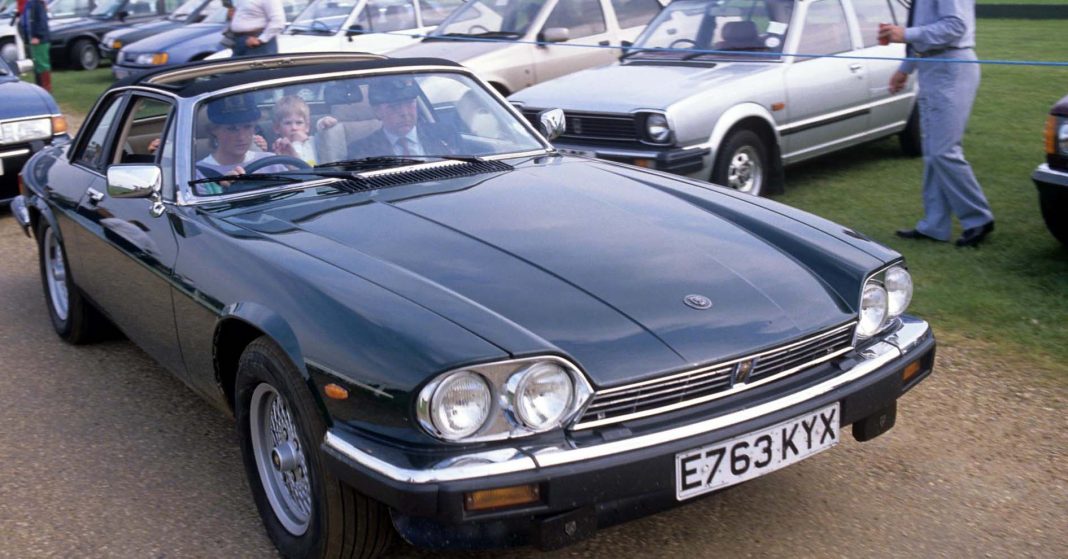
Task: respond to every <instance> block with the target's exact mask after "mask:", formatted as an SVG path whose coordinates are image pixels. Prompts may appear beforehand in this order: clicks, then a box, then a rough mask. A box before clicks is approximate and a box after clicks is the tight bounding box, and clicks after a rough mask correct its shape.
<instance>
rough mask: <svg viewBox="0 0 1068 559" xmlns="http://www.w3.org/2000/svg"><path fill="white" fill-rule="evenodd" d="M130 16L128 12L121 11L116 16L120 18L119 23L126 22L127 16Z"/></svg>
mask: <svg viewBox="0 0 1068 559" xmlns="http://www.w3.org/2000/svg"><path fill="white" fill-rule="evenodd" d="M128 15H130V12H127V11H126V10H121V11H120V12H119V13H117V14H115V17H118V18H119V21H126V16H128Z"/></svg>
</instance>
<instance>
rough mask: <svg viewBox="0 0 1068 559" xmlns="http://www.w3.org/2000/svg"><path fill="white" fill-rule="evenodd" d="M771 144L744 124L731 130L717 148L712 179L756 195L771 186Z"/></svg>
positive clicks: (767, 190) (764, 191)
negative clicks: (743, 126)
mask: <svg viewBox="0 0 1068 559" xmlns="http://www.w3.org/2000/svg"><path fill="white" fill-rule="evenodd" d="M771 178H772V168H771V165H770V161H769V157H768V146H767V145H766V144H765V143H764V140H763V139H762V138H761V137H760V135H759V134H757V133H756V132H754V131H753V130H749V129H747V128H743V129H741V130H736V131H734V132H731V133H730V134H729V135H728V136H727V138H726V139H725V140H724V141H723V143H722V144H720V147H719V150H717V152H716V164H715V166H714V167H713V169H712V182H714V183H716V184H718V185H721V186H726V187H727V188H730V189H733V190H737V191H738V192H743V193H746V194H752V195H754V196H762V195H764V194H767V193H768V192H769V191H770V190H772V188H771V185H770V181H771Z"/></svg>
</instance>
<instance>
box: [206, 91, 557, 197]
mask: <svg viewBox="0 0 1068 559" xmlns="http://www.w3.org/2000/svg"><path fill="white" fill-rule="evenodd" d="M197 111H198V112H197V114H198V117H197V119H196V122H197V126H196V129H195V131H194V145H193V156H194V157H193V159H194V169H193V173H194V176H195V180H194V181H193V183H192V185H191V187H192V192H193V194H195V195H197V196H212V195H220V194H228V193H232V192H234V188H240V190H241V191H246V190H251V189H259V188H272V187H275V186H279V185H285V184H289V183H292V182H299V181H302V180H309V179H313V178H316V177H339V176H341V177H349V178H351V176H352V175H351V173H352V172H357V171H365V170H370V169H382V168H389V167H397V166H403V165H410V164H413V163H423V162H428V161H439V160H462V161H470V160H473V159H477V158H483V157H489V156H496V155H505V154H513V153H522V152H531V151H540V150H544V149H546V147H547V146H546V145H545V144H543V143H542V141H541V140H540V139H539V138H538V137H537V136H536V135H535V134H533V133H531V132H530V129H529V128H528V127H527V125H526V124H525V122H524V121H522V120H521V119H520V118H517V117H516V116H515V113H513V112H512V111H511V110H510V109H509V108H508V107H507V106H505V105H504V104H503V103H501V102H500V101H499V99H498V98H497V97H496V96H494V95H493V94H492V93H490V92H489V91H488V90H487V89H486V88H485V87H484V86H483V85H482V84H481V83H479V82H477V81H476V80H474V79H472V78H470V77H468V76H467V75H465V74H462V73H459V72H408V73H402V74H386V75H378V76H358V77H351V78H342V79H334V80H327V81H307V82H302V83H298V84H285V85H275V86H271V87H263V88H258V89H255V90H252V91H244V92H241V93H236V94H230V95H226V96H219V97H214V98H211V99H209V100H207V101H205V102H203V103H201V104H200V106H199V108H198V109H197ZM238 175H240V176H239V177H238V178H234V176H238ZM221 177H230V179H229V180H227V179H223V178H221ZM214 179H219V180H218V181H215V180H214ZM226 183H231V184H238V183H240V184H239V186H236V187H234V186H226Z"/></svg>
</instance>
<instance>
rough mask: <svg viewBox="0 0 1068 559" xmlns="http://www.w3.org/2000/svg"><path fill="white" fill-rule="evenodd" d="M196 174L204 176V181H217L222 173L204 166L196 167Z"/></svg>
mask: <svg viewBox="0 0 1068 559" xmlns="http://www.w3.org/2000/svg"><path fill="white" fill-rule="evenodd" d="M197 172H198V173H200V174H201V175H204V178H206V179H217V178H219V177H221V176H222V173H220V172H218V171H216V170H215V169H212V168H211V167H205V166H204V165H197Z"/></svg>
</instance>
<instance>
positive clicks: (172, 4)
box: [163, 0, 184, 14]
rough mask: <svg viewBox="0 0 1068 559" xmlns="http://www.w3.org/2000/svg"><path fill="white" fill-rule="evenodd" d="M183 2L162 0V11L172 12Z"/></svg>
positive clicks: (180, 0)
mask: <svg viewBox="0 0 1068 559" xmlns="http://www.w3.org/2000/svg"><path fill="white" fill-rule="evenodd" d="M183 3H184V2H183V1H182V0H163V11H164V12H166V13H168V14H169V13H172V12H174V10H176V9H178V6H181V5H182V4H183Z"/></svg>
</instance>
